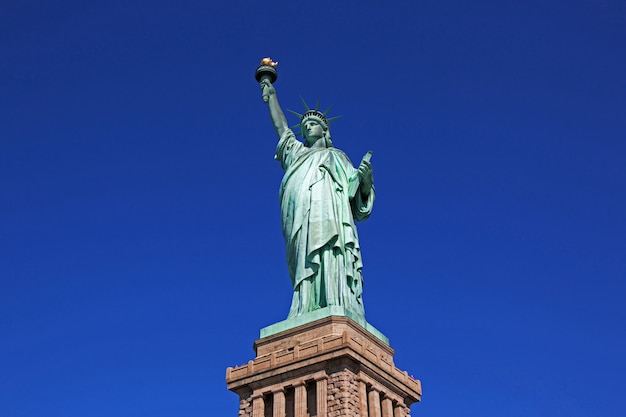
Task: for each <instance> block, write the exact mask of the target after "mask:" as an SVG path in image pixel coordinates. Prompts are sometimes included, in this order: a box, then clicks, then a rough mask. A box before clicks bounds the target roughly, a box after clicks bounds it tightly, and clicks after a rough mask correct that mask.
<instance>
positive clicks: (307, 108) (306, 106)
mask: <svg viewBox="0 0 626 417" xmlns="http://www.w3.org/2000/svg"><path fill="white" fill-rule="evenodd" d="M300 100H302V105H303V106H304V109H305V110H306V111H311V109H309V106H308V105H307V104H306V101H304V98H303V97H302V96H300Z"/></svg>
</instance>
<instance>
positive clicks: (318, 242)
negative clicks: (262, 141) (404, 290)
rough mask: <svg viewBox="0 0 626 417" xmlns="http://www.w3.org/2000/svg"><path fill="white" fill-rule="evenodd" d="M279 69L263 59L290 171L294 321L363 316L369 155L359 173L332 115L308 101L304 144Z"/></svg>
mask: <svg viewBox="0 0 626 417" xmlns="http://www.w3.org/2000/svg"><path fill="white" fill-rule="evenodd" d="M275 65H276V63H274V62H272V61H271V60H270V59H268V58H266V59H264V60H263V61H261V66H260V67H259V69H257V80H258V81H259V82H260V84H261V90H262V91H263V93H262V94H263V101H265V102H266V103H267V104H268V106H269V110H270V116H271V118H272V122H273V124H274V128H275V129H276V133H277V134H278V137H279V138H280V139H279V141H278V146H277V148H276V156H275V158H276V159H277V160H279V161H280V163H281V165H282V167H283V169H284V170H285V176H284V177H283V180H282V183H281V185H280V209H281V215H282V226H283V236H284V238H285V245H286V250H287V264H288V266H289V275H290V276H291V281H292V284H293V300H292V303H291V309H290V311H289V318H292V317H296V316H299V315H301V314H304V313H308V312H310V311H314V310H317V309H320V308H323V307H330V306H342V307H344V308H345V309H347V310H348V311H349V312H350V313H351V314H352V315H355V316H356V317H360V318H363V319H364V317H365V311H364V309H363V299H362V288H363V278H362V275H361V269H362V266H363V264H362V262H361V251H360V247H359V239H358V235H357V230H356V226H355V224H354V222H355V220H357V221H362V220H366V219H367V218H368V217H369V215H370V213H371V211H372V206H373V204H374V187H373V177H372V165H371V164H370V162H369V158H370V156H371V152H368V153H367V154H366V155H365V157H364V158H363V161H361V164H360V165H359V167H358V169H355V168H354V167H353V165H352V163H351V162H350V160H349V159H348V157H347V156H346V155H345V154H344V153H343V152H341V151H340V150H338V149H336V148H334V147H333V143H332V141H331V136H330V130H329V120H332V119H327V118H326V113H327V112H324V113H323V112H320V111H318V109H317V108H316V109H314V110H311V109H309V108H308V107H307V106H306V104H305V107H306V112H305V113H304V115H299V116H301V120H300V129H301V132H302V136H303V138H304V143H303V142H300V141H298V140H296V135H295V134H294V132H293V131H292V130H291V129H290V128H289V126H288V124H287V120H286V118H285V115H284V113H283V111H282V110H281V108H280V105H279V103H278V98H277V96H276V90H275V89H274V86H273V85H272V83H273V82H274V81H275V80H276V77H277V73H276V70H275V69H274V66H275Z"/></svg>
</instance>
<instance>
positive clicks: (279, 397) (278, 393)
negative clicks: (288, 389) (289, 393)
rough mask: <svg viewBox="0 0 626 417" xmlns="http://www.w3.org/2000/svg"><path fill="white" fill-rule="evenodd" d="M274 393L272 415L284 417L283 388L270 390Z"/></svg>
mask: <svg viewBox="0 0 626 417" xmlns="http://www.w3.org/2000/svg"><path fill="white" fill-rule="evenodd" d="M272 393H273V394H274V413H273V414H272V415H273V417H285V415H286V412H285V390H284V389H283V388H279V389H277V390H275V391H272Z"/></svg>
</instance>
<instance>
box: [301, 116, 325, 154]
mask: <svg viewBox="0 0 626 417" xmlns="http://www.w3.org/2000/svg"><path fill="white" fill-rule="evenodd" d="M300 132H302V136H303V137H304V139H305V140H306V143H307V144H309V145H311V144H313V143H315V142H316V141H317V140H318V139H320V138H324V144H325V145H326V147H327V148H330V147H332V146H333V141H332V139H331V137H330V129H329V126H328V120H326V116H324V113H322V112H319V111H317V110H309V111H307V112H306V113H304V115H302V118H301V119H300Z"/></svg>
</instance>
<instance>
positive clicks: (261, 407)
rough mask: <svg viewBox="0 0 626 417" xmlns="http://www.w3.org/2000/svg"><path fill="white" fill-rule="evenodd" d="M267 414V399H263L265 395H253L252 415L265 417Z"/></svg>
mask: <svg viewBox="0 0 626 417" xmlns="http://www.w3.org/2000/svg"><path fill="white" fill-rule="evenodd" d="M263 414H265V401H263V395H262V394H257V395H255V396H253V397H252V417H264V416H263Z"/></svg>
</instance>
